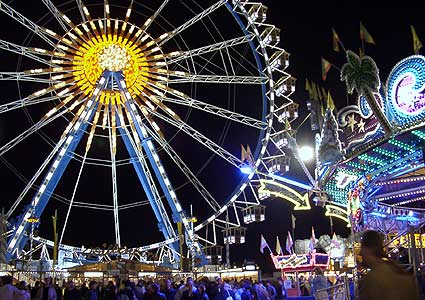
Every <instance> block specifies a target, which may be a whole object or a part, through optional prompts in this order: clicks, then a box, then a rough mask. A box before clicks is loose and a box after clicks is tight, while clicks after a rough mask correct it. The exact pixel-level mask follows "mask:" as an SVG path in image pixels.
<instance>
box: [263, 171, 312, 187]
mask: <svg viewBox="0 0 425 300" xmlns="http://www.w3.org/2000/svg"><path fill="white" fill-rule="evenodd" d="M268 176H269V177H271V178H273V179H276V180H279V181H282V182H285V183H287V184H290V185H293V186H296V187H299V188H302V189H304V190H308V191H310V190H312V189H313V187H312V186H311V185H308V184H305V183H301V182H298V181H295V180H292V179H289V178H285V177H282V176H278V175H276V174H273V173H269V175H268Z"/></svg>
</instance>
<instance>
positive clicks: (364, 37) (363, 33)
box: [360, 22, 376, 45]
mask: <svg viewBox="0 0 425 300" xmlns="http://www.w3.org/2000/svg"><path fill="white" fill-rule="evenodd" d="M360 39H362V40H363V41H365V42H366V43H369V44H374V45H376V43H375V40H374V39H373V37H372V36H371V35H370V33H369V32H368V31H367V30H366V27H364V25H363V23H362V22H360Z"/></svg>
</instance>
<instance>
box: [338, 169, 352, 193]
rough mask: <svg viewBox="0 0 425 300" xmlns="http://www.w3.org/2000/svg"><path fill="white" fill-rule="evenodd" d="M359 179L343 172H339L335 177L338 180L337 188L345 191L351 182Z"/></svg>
mask: <svg viewBox="0 0 425 300" xmlns="http://www.w3.org/2000/svg"><path fill="white" fill-rule="evenodd" d="M356 179H357V176H355V175H351V174H347V173H344V172H342V171H339V172H338V174H336V176H335V180H336V187H337V188H340V189H345V187H346V186H347V185H349V184H350V183H351V182H353V181H354V180H356Z"/></svg>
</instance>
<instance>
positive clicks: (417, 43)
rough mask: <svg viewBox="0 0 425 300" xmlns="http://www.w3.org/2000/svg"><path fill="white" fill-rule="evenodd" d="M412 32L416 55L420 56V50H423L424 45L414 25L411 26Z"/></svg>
mask: <svg viewBox="0 0 425 300" xmlns="http://www.w3.org/2000/svg"><path fill="white" fill-rule="evenodd" d="M410 30H411V31H412V36H413V51H415V54H419V49H421V48H422V43H421V41H420V40H419V38H418V35H417V34H416V30H415V27H413V25H410Z"/></svg>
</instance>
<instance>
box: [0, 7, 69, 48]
mask: <svg viewBox="0 0 425 300" xmlns="http://www.w3.org/2000/svg"><path fill="white" fill-rule="evenodd" d="M0 11H2V12H4V13H5V14H7V15H8V16H9V17H11V18H13V19H14V20H15V21H17V22H18V23H21V24H22V25H24V26H25V27H26V28H28V29H29V30H31V31H32V32H34V33H35V34H36V35H38V36H39V37H40V38H42V39H43V40H44V41H45V42H47V43H48V44H49V45H50V46H52V47H53V48H56V45H55V43H54V42H53V41H52V39H51V38H52V37H53V38H54V39H55V40H57V41H60V38H58V37H59V35H58V34H57V33H54V32H53V31H51V30H50V29H46V28H43V27H40V26H38V25H37V24H35V23H34V22H33V21H31V20H30V19H28V18H27V17H25V16H24V15H22V14H21V13H19V12H17V11H16V10H14V9H13V8H12V7H10V6H9V5H7V4H6V3H4V2H3V1H2V2H1V5H0ZM59 51H61V50H59Z"/></svg>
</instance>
